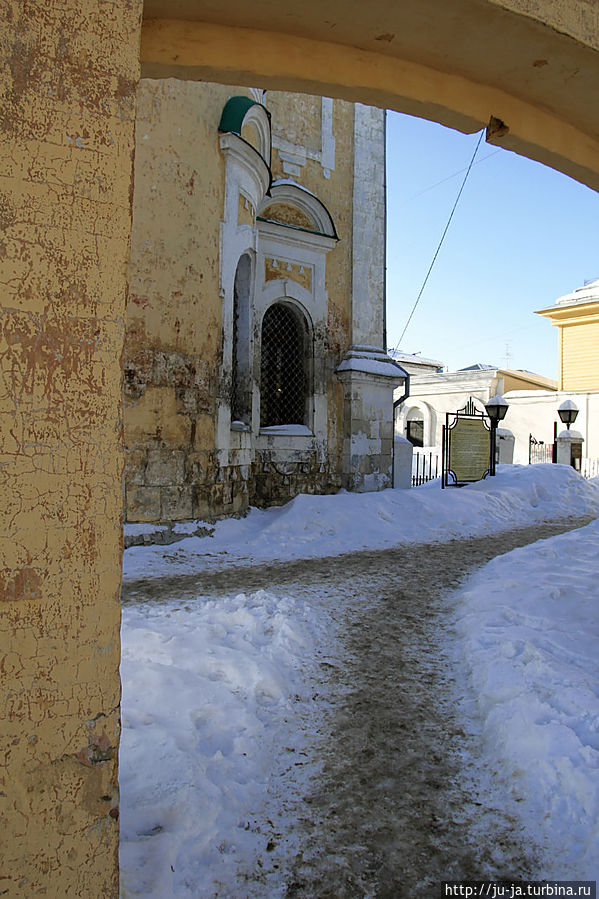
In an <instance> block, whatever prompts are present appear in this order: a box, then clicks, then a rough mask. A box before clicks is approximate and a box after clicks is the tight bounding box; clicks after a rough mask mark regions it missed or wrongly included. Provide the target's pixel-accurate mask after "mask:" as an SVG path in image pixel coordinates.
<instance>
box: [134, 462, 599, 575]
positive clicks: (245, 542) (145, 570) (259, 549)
mask: <svg viewBox="0 0 599 899" xmlns="http://www.w3.org/2000/svg"><path fill="white" fill-rule="evenodd" d="M598 514H599V481H598V480H595V481H585V480H584V478H582V477H581V476H580V475H579V474H577V473H576V472H575V471H574V469H572V468H570V467H569V466H565V465H552V464H547V465H525V466H520V465H501V466H499V470H498V474H497V476H496V477H494V478H487V479H486V480H484V481H479V482H478V483H476V484H471V485H469V486H467V487H462V488H460V489H456V488H453V489H447V490H441V489H440V486H439V481H431V482H430V483H429V484H426V485H424V486H423V487H417V488H412V489H410V490H383V491H381V492H380V493H345V492H342V493H339V494H337V495H335V496H309V495H305V494H303V495H301V496H298V497H296V498H295V499H294V500H292V501H291V502H290V503H287V505H285V506H281V507H277V508H271V509H266V510H259V509H252V510H251V511H250V513H249V514H248V516H247V517H246V518H245V519H241V520H237V519H228V520H225V521H220V522H217V524H216V525H215V526H214V533H213V535H212V536H211V537H187V538H185V539H183V540H181V541H180V542H178V543H176V544H173V545H172V546H169V547H164V546H148V547H134V548H131V549H128V550H127V551H126V553H125V559H126V565H125V577H127V578H129V579H132V578H136V577H152V576H157V575H161V574H164V571H165V568H164V563H165V562H166V563H167V564H168V571H169V573H170V574H179V573H185V572H193V571H194V570H197V568H198V567H200V566H201V567H204V566H205V565H208V564H211V565H218V566H222V564H223V563H226V564H231V563H232V562H235V563H236V564H243V563H244V562H247V561H249V560H251V561H252V562H260V561H270V560H273V559H280V560H283V559H296V558H313V557H318V556H334V555H339V554H342V553H347V552H355V551H359V550H364V549H383V548H386V547H390V546H397V545H399V544H402V543H412V542H427V543H431V542H435V541H439V542H443V541H447V540H451V539H453V538H460V537H469V536H474V535H477V534H481V535H482V534H491V533H494V532H495V531H499V530H505V529H509V528H516V527H520V526H522V527H524V526H526V525H530V524H534V523H535V522H540V521H548V520H551V519H558V518H568V517H570V516H582V515H598ZM201 524H203V523H202V522H196V523H195V525H194V526H198V525H201ZM176 529H177V526H176Z"/></svg>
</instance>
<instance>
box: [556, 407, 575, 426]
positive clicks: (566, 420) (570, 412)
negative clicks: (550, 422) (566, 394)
mask: <svg viewBox="0 0 599 899" xmlns="http://www.w3.org/2000/svg"><path fill="white" fill-rule="evenodd" d="M557 414H558V415H559V417H560V418H561V420H562V422H563V424H565V426H566V428H567V429H568V430H570V425H571V424H572V423H573V422H575V421H576V416H577V415H578V406H577V405H576V403H575V402H574V401H573V400H564V402H563V403H562V404H561V406H560V407H559V408H558V410H557Z"/></svg>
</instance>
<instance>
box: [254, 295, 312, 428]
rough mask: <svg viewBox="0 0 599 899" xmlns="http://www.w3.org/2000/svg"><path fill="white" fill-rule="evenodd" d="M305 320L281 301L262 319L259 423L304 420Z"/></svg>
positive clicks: (271, 423) (305, 380) (270, 308)
mask: <svg viewBox="0 0 599 899" xmlns="http://www.w3.org/2000/svg"><path fill="white" fill-rule="evenodd" d="M306 347H307V339H306V324H305V321H304V319H303V316H302V314H301V313H300V312H299V311H296V310H295V309H292V308H291V307H290V306H288V305H286V304H284V303H275V304H274V305H272V306H270V307H269V308H268V309H267V310H266V312H265V314H264V318H263V320H262V355H261V360H260V427H262V428H266V427H271V426H273V425H287V424H302V425H303V424H306V388H307V381H308V378H307V371H306V367H307V361H308V360H307V358H306V355H307V354H306Z"/></svg>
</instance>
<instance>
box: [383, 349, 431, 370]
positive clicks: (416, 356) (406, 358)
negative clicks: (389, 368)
mask: <svg viewBox="0 0 599 899" xmlns="http://www.w3.org/2000/svg"><path fill="white" fill-rule="evenodd" d="M387 353H388V355H389V356H391V357H392V358H393V359H395V361H396V362H399V363H400V364H401V363H402V362H411V363H412V364H413V365H429V366H435V367H436V368H443V363H442V362H440V361H439V360H438V359H427V358H426V357H425V356H421V355H420V353H404V352H402V351H401V350H388V351H387Z"/></svg>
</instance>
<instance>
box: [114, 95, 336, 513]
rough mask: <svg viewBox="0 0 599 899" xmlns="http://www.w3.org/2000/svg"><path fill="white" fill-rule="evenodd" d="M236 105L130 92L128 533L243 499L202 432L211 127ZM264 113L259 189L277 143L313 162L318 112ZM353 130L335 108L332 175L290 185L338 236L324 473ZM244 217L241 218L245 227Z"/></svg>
mask: <svg viewBox="0 0 599 899" xmlns="http://www.w3.org/2000/svg"><path fill="white" fill-rule="evenodd" d="M240 94H241V95H244V96H248V95H249V91H248V89H247V88H241V87H227V86H222V85H216V84H200V83H195V82H181V81H177V80H175V79H167V80H164V81H152V80H149V79H143V80H142V81H141V82H140V86H139V91H138V119H137V133H136V154H135V179H134V201H133V228H132V237H131V263H130V269H129V271H130V279H131V284H130V295H129V303H128V307H127V334H126V345H125V355H124V373H125V394H124V395H125V399H124V419H125V444H126V449H127V462H126V495H127V515H128V518H129V519H130V520H135V521H156V520H163V521H168V520H176V519H182V518H191V517H194V516H200V517H205V516H213V515H221V514H225V513H231V512H234V511H238V509H240V508H242V507H245V506H247V503H248V500H250V499H251V488H250V491H249V493H248V489H247V485H246V484H245V483H243V482H242V480H241V479H240V478H239V477H238V474H239V472H238V471H237V472H235V473H234V472H233V469H231V470H229V471H227V465H228V464H229V463H226V462H224V461H223V459H222V458H220V457H218V455H217V452H216V450H217V449H218V446H217V442H216V432H215V422H216V418H217V409H218V407H219V405H222V403H228V387H227V384H226V383H225V382H224V381H223V379H222V371H221V364H222V355H223V333H222V304H223V297H222V295H221V292H220V278H219V265H220V240H221V238H220V228H221V222H222V221H223V218H224V203H225V182H224V177H225V161H224V156H223V154H222V153H221V151H220V148H219V132H218V126H219V122H220V117H221V113H222V110H223V107H224V106H225V103H226V102H227V100H228V99H229V97H231V96H235V95H240ZM264 103H265V105H266V106H267V108H268V109H269V111H270V113H271V116H272V119H271V121H272V130H273V151H272V174H273V179H277V178H287V177H288V175H287V174H286V172H285V171H284V166H283V160H282V158H281V156H280V154H279V151H278V150H277V149H276V146H277V143H280V142H281V141H282V142H284V146H285V148H288V147H289V145H293V146H296V145H298V144H299V145H300V146H301V147H302V148H303V149H304V150H305V151H306V152H307V154H308V156H309V155H310V154H312V155H313V156H314V155H315V154H318V153H319V152H320V149H321V143H322V127H321V125H322V104H321V99H320V98H319V97H311V96H306V95H301V94H299V95H298V94H295V95H290V94H287V93H278V92H271V91H269V92H267V94H266V96H265V97H264ZM353 122H354V108H353V104H350V103H345V102H343V101H337V102H335V104H334V111H333V131H334V135H335V140H336V153H335V168H334V170H333V171H332V172H330V177H328V178H327V177H325V173H324V170H323V167H322V165H321V164H320V162H319V161H318V160H317V159H315V158H308V159H307V161H306V163H305V165H303V166H302V167H301V173H300V174H299V176H297V180H298V182H299V183H301V184H302V185H303V186H304V187H307V188H308V190H310V191H311V192H312V193H314V194H316V195H317V196H318V197H319V199H321V200H322V202H323V203H324V204H325V206H326V207H327V208H328V209H329V211H330V213H331V215H332V216H333V219H334V221H335V224H336V227H337V231H338V233H339V237H340V240H339V243H338V245H337V246H336V247H335V249H333V250H332V251H331V252H330V253H329V254H328V256H327V265H326V288H327V290H328V294H329V307H328V308H329V321H328V328H327V339H328V343H329V349H330V352H329V355H328V359H327V366H328V368H327V372H326V380H327V384H328V391H329V398H328V399H329V412H330V414H329V435H328V436H329V451H330V453H329V454H330V465H331V468H332V470H333V471H334V472H335V471H337V469H339V467H340V462H341V457H340V453H341V427H342V422H341V412H342V397H341V389H340V385H339V384H338V383H337V381H336V379H335V378H334V370H335V368H336V366H337V365H338V364H339V362H340V360H341V358H342V356H343V353H344V352H345V351H346V350H347V348H348V345H349V342H350V337H349V334H350V328H349V325H350V314H351V286H352V285H351V265H352V261H351V260H352V250H351V243H352V210H353V205H352V191H353ZM250 213H251V211H250V210H245V209H244V208H242V209H241V214H242V215H243V216H245V218H244V221H245V219H247V220H248V223H251V221H252V220H251V218H250ZM232 459H233V457H231V460H232ZM231 460H230V464H231V465H233V464H234V461H231ZM317 468H318V466H317ZM298 470H299V469H298ZM229 475H230V477H229ZM334 486H338V484H336V482H335V484H334Z"/></svg>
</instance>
